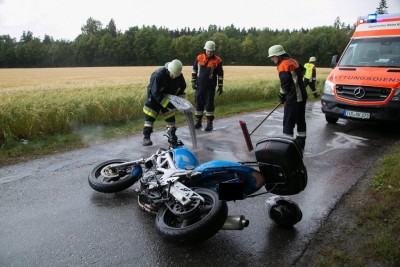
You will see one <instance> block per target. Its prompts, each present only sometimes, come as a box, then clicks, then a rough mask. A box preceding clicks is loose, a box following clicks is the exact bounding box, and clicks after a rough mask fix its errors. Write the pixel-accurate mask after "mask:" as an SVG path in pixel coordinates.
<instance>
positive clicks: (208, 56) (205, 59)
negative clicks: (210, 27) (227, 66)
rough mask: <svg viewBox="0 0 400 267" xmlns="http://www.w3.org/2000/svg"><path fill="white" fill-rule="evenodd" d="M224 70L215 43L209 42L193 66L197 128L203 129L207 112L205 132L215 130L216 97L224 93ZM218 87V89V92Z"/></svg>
mask: <svg viewBox="0 0 400 267" xmlns="http://www.w3.org/2000/svg"><path fill="white" fill-rule="evenodd" d="M223 82H224V70H223V67H222V59H221V58H220V57H218V56H216V55H215V43H214V42H213V41H207V42H206V44H205V45H204V53H202V54H200V55H198V56H197V57H196V59H195V61H194V64H193V71H192V88H193V89H194V90H196V92H195V104H196V107H195V108H196V111H195V117H196V123H195V128H196V129H200V128H201V127H202V120H203V113H204V111H205V114H206V119H207V126H206V128H205V129H204V131H212V130H213V121H214V118H215V117H214V111H215V105H214V97H215V93H216V92H217V93H218V94H219V95H221V94H222V92H223ZM217 86H218V89H217V90H216V88H217Z"/></svg>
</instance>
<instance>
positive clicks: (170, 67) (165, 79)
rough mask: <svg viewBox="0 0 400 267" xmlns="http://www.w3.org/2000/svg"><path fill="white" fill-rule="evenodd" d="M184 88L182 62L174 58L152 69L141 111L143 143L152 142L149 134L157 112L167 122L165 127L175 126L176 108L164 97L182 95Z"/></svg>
mask: <svg viewBox="0 0 400 267" xmlns="http://www.w3.org/2000/svg"><path fill="white" fill-rule="evenodd" d="M185 89H186V81H185V78H184V77H183V74H182V62H180V61H179V60H178V59H174V60H172V61H171V62H167V63H166V64H165V66H164V67H161V68H159V69H157V70H156V71H154V72H153V73H152V74H151V77H150V83H149V85H148V87H147V98H146V101H145V103H144V107H143V112H144V114H145V121H144V127H143V145H144V146H151V145H152V144H153V142H152V141H151V139H150V135H151V133H152V132H153V125H154V122H155V121H156V118H157V116H158V114H159V113H161V114H162V115H163V117H164V120H165V122H166V123H167V129H168V130H170V128H175V112H176V108H175V107H174V106H173V105H172V104H171V103H170V102H169V100H168V99H167V98H166V97H165V95H166V94H171V95H183V94H184V93H185Z"/></svg>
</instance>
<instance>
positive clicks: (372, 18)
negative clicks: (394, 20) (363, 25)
mask: <svg viewBox="0 0 400 267" xmlns="http://www.w3.org/2000/svg"><path fill="white" fill-rule="evenodd" d="M377 17H378V15H377V14H369V15H368V18H367V22H368V23H373V22H376V19H377Z"/></svg>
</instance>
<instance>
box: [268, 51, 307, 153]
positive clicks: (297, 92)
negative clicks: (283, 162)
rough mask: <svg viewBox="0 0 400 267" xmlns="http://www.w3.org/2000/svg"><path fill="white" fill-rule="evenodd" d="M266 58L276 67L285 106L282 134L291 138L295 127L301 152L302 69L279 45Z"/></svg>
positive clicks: (303, 135)
mask: <svg viewBox="0 0 400 267" xmlns="http://www.w3.org/2000/svg"><path fill="white" fill-rule="evenodd" d="M268 57H270V58H271V59H272V61H273V62H274V63H275V64H276V65H277V66H278V67H277V69H278V74H279V80H280V83H281V88H280V91H279V98H280V101H281V102H282V103H284V104H285V107H284V111H283V134H285V135H289V136H291V137H293V134H294V127H295V126H297V136H296V142H297V143H298V144H299V146H300V148H301V149H302V151H304V147H305V144H306V136H307V135H306V130H307V129H306V116H305V113H306V102H307V92H306V89H305V87H304V83H303V75H302V72H303V67H302V66H301V65H300V64H299V63H298V62H297V61H296V60H295V59H293V58H291V57H290V56H289V55H288V54H287V53H286V52H285V50H284V49H283V47H282V46H281V45H274V46H271V47H270V48H269V50H268Z"/></svg>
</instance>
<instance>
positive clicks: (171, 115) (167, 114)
mask: <svg viewBox="0 0 400 267" xmlns="http://www.w3.org/2000/svg"><path fill="white" fill-rule="evenodd" d="M163 116H164V119H168V118H171V117H173V116H175V111H172V112H168V113H164V114H163Z"/></svg>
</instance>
